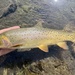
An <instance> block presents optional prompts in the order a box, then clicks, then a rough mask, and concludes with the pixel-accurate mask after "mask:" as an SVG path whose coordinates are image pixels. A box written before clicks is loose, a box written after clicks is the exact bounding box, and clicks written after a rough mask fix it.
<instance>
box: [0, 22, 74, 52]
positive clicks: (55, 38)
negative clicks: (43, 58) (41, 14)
mask: <svg viewBox="0 0 75 75" xmlns="http://www.w3.org/2000/svg"><path fill="white" fill-rule="evenodd" d="M65 41H72V42H74V41H75V32H69V31H63V30H54V29H48V28H43V27H42V23H41V22H38V23H37V25H35V26H34V27H28V28H20V29H15V30H10V31H7V32H5V33H3V34H0V48H10V49H20V48H36V47H38V48H40V49H41V50H42V51H44V52H48V45H54V44H57V45H58V46H59V47H61V48H63V49H68V46H67V44H66V42H65Z"/></svg>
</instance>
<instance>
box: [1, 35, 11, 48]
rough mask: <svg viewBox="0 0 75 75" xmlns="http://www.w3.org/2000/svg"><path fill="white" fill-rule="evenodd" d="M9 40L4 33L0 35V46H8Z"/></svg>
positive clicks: (9, 44)
mask: <svg viewBox="0 0 75 75" xmlns="http://www.w3.org/2000/svg"><path fill="white" fill-rule="evenodd" d="M10 46H11V42H10V41H9V39H8V38H7V37H6V36H5V35H0V48H10Z"/></svg>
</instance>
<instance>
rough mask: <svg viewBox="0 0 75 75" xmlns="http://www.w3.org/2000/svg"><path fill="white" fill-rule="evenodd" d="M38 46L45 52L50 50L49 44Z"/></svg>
mask: <svg viewBox="0 0 75 75" xmlns="http://www.w3.org/2000/svg"><path fill="white" fill-rule="evenodd" d="M38 48H39V49H41V50H42V51H44V52H48V46H47V45H40V46H38Z"/></svg>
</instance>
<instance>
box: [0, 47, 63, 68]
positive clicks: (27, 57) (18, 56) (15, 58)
mask: <svg viewBox="0 0 75 75" xmlns="http://www.w3.org/2000/svg"><path fill="white" fill-rule="evenodd" d="M5 56H6V59H5V61H4V62H3V63H2V64H1V65H0V66H1V67H9V68H13V67H14V66H18V67H19V68H21V67H22V66H23V64H28V63H32V62H36V61H37V60H42V59H44V58H48V57H54V58H58V59H60V60H63V58H62V49H61V48H59V47H58V46H50V47H49V52H47V53H46V52H43V51H41V50H40V49H38V48H34V49H31V50H30V51H23V52H17V50H16V51H13V52H11V53H9V54H7V55H5Z"/></svg>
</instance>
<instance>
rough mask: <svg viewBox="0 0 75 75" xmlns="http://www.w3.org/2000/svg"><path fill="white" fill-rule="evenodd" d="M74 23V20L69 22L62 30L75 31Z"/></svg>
mask: <svg viewBox="0 0 75 75" xmlns="http://www.w3.org/2000/svg"><path fill="white" fill-rule="evenodd" d="M74 25H75V23H74V22H69V23H68V24H67V25H66V26H65V27H64V29H63V30H64V31H69V32H75V26H74Z"/></svg>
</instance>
